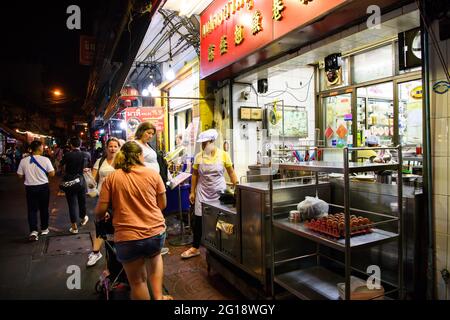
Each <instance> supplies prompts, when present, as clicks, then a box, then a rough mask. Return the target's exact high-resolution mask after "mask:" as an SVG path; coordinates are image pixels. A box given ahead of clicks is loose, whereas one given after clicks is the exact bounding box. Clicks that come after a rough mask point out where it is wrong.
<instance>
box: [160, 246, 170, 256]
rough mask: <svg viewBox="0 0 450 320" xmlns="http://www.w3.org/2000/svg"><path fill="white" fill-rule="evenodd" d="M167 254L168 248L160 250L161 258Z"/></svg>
mask: <svg viewBox="0 0 450 320" xmlns="http://www.w3.org/2000/svg"><path fill="white" fill-rule="evenodd" d="M168 253H169V248H167V247H163V248H162V249H161V255H162V256H163V255H165V254H168Z"/></svg>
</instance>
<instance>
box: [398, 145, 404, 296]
mask: <svg viewBox="0 0 450 320" xmlns="http://www.w3.org/2000/svg"><path fill="white" fill-rule="evenodd" d="M397 152H398V174H397V180H398V181H397V190H398V217H399V218H400V220H399V221H398V223H399V228H400V230H399V233H400V236H399V240H398V241H399V244H398V260H399V264H398V278H399V279H398V280H399V281H398V282H399V295H400V299H402V300H403V299H404V292H403V256H404V255H403V239H404V235H403V225H404V224H403V178H402V169H403V161H402V158H403V156H402V147H401V146H400V145H399V146H397Z"/></svg>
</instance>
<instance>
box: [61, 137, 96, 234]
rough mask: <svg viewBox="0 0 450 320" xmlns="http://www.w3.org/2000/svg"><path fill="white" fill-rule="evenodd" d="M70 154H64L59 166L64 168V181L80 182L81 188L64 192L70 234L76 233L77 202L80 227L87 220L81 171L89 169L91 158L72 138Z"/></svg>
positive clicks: (77, 139) (79, 143) (78, 140)
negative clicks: (78, 180)
mask: <svg viewBox="0 0 450 320" xmlns="http://www.w3.org/2000/svg"><path fill="white" fill-rule="evenodd" d="M69 145H70V152H67V153H65V154H64V157H63V159H62V160H61V165H62V166H65V170H64V171H65V175H64V177H63V180H64V181H72V180H75V179H77V178H78V179H80V180H81V187H77V188H75V189H74V190H66V191H65V194H66V199H67V204H68V205H69V214H70V222H71V224H72V226H71V227H70V229H69V232H71V233H78V226H77V220H78V219H77V214H76V207H77V202H78V216H79V217H80V219H81V225H82V226H84V225H86V223H87V222H88V220H89V217H88V216H87V214H86V181H85V180H84V177H83V171H84V170H85V169H86V168H88V167H89V164H90V162H91V156H90V154H89V153H87V152H83V151H81V150H80V147H81V140H80V138H78V137H73V138H71V139H70V140H69Z"/></svg>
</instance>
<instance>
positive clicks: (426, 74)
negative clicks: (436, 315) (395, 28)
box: [419, 1, 435, 299]
mask: <svg viewBox="0 0 450 320" xmlns="http://www.w3.org/2000/svg"><path fill="white" fill-rule="evenodd" d="M422 4H423V6H424V5H425V2H424V1H423V2H422ZM419 9H420V10H423V8H419ZM420 34H421V47H422V87H423V102H422V105H423V113H422V114H423V138H424V139H423V140H424V141H423V142H424V143H423V160H424V161H423V173H424V179H423V192H424V194H426V197H425V202H426V203H425V207H426V210H427V211H426V215H427V219H426V221H427V233H428V234H427V245H426V248H427V249H428V250H427V251H428V252H427V258H426V260H427V274H426V279H427V280H428V281H427V282H428V283H427V285H426V287H427V290H426V296H427V299H434V298H435V290H434V283H435V272H434V270H435V261H434V227H433V225H434V224H433V222H434V221H433V201H432V199H433V168H432V166H431V164H432V162H431V128H430V126H431V116H430V87H429V85H430V84H431V83H430V62H429V48H428V31H427V28H425V24H424V21H423V20H422V19H421V20H420ZM424 229H425V228H424Z"/></svg>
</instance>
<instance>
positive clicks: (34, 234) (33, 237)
mask: <svg viewBox="0 0 450 320" xmlns="http://www.w3.org/2000/svg"><path fill="white" fill-rule="evenodd" d="M28 240H30V241H38V240H39V237H38V232H37V231H32V232H31V233H30V235H29V236H28Z"/></svg>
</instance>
